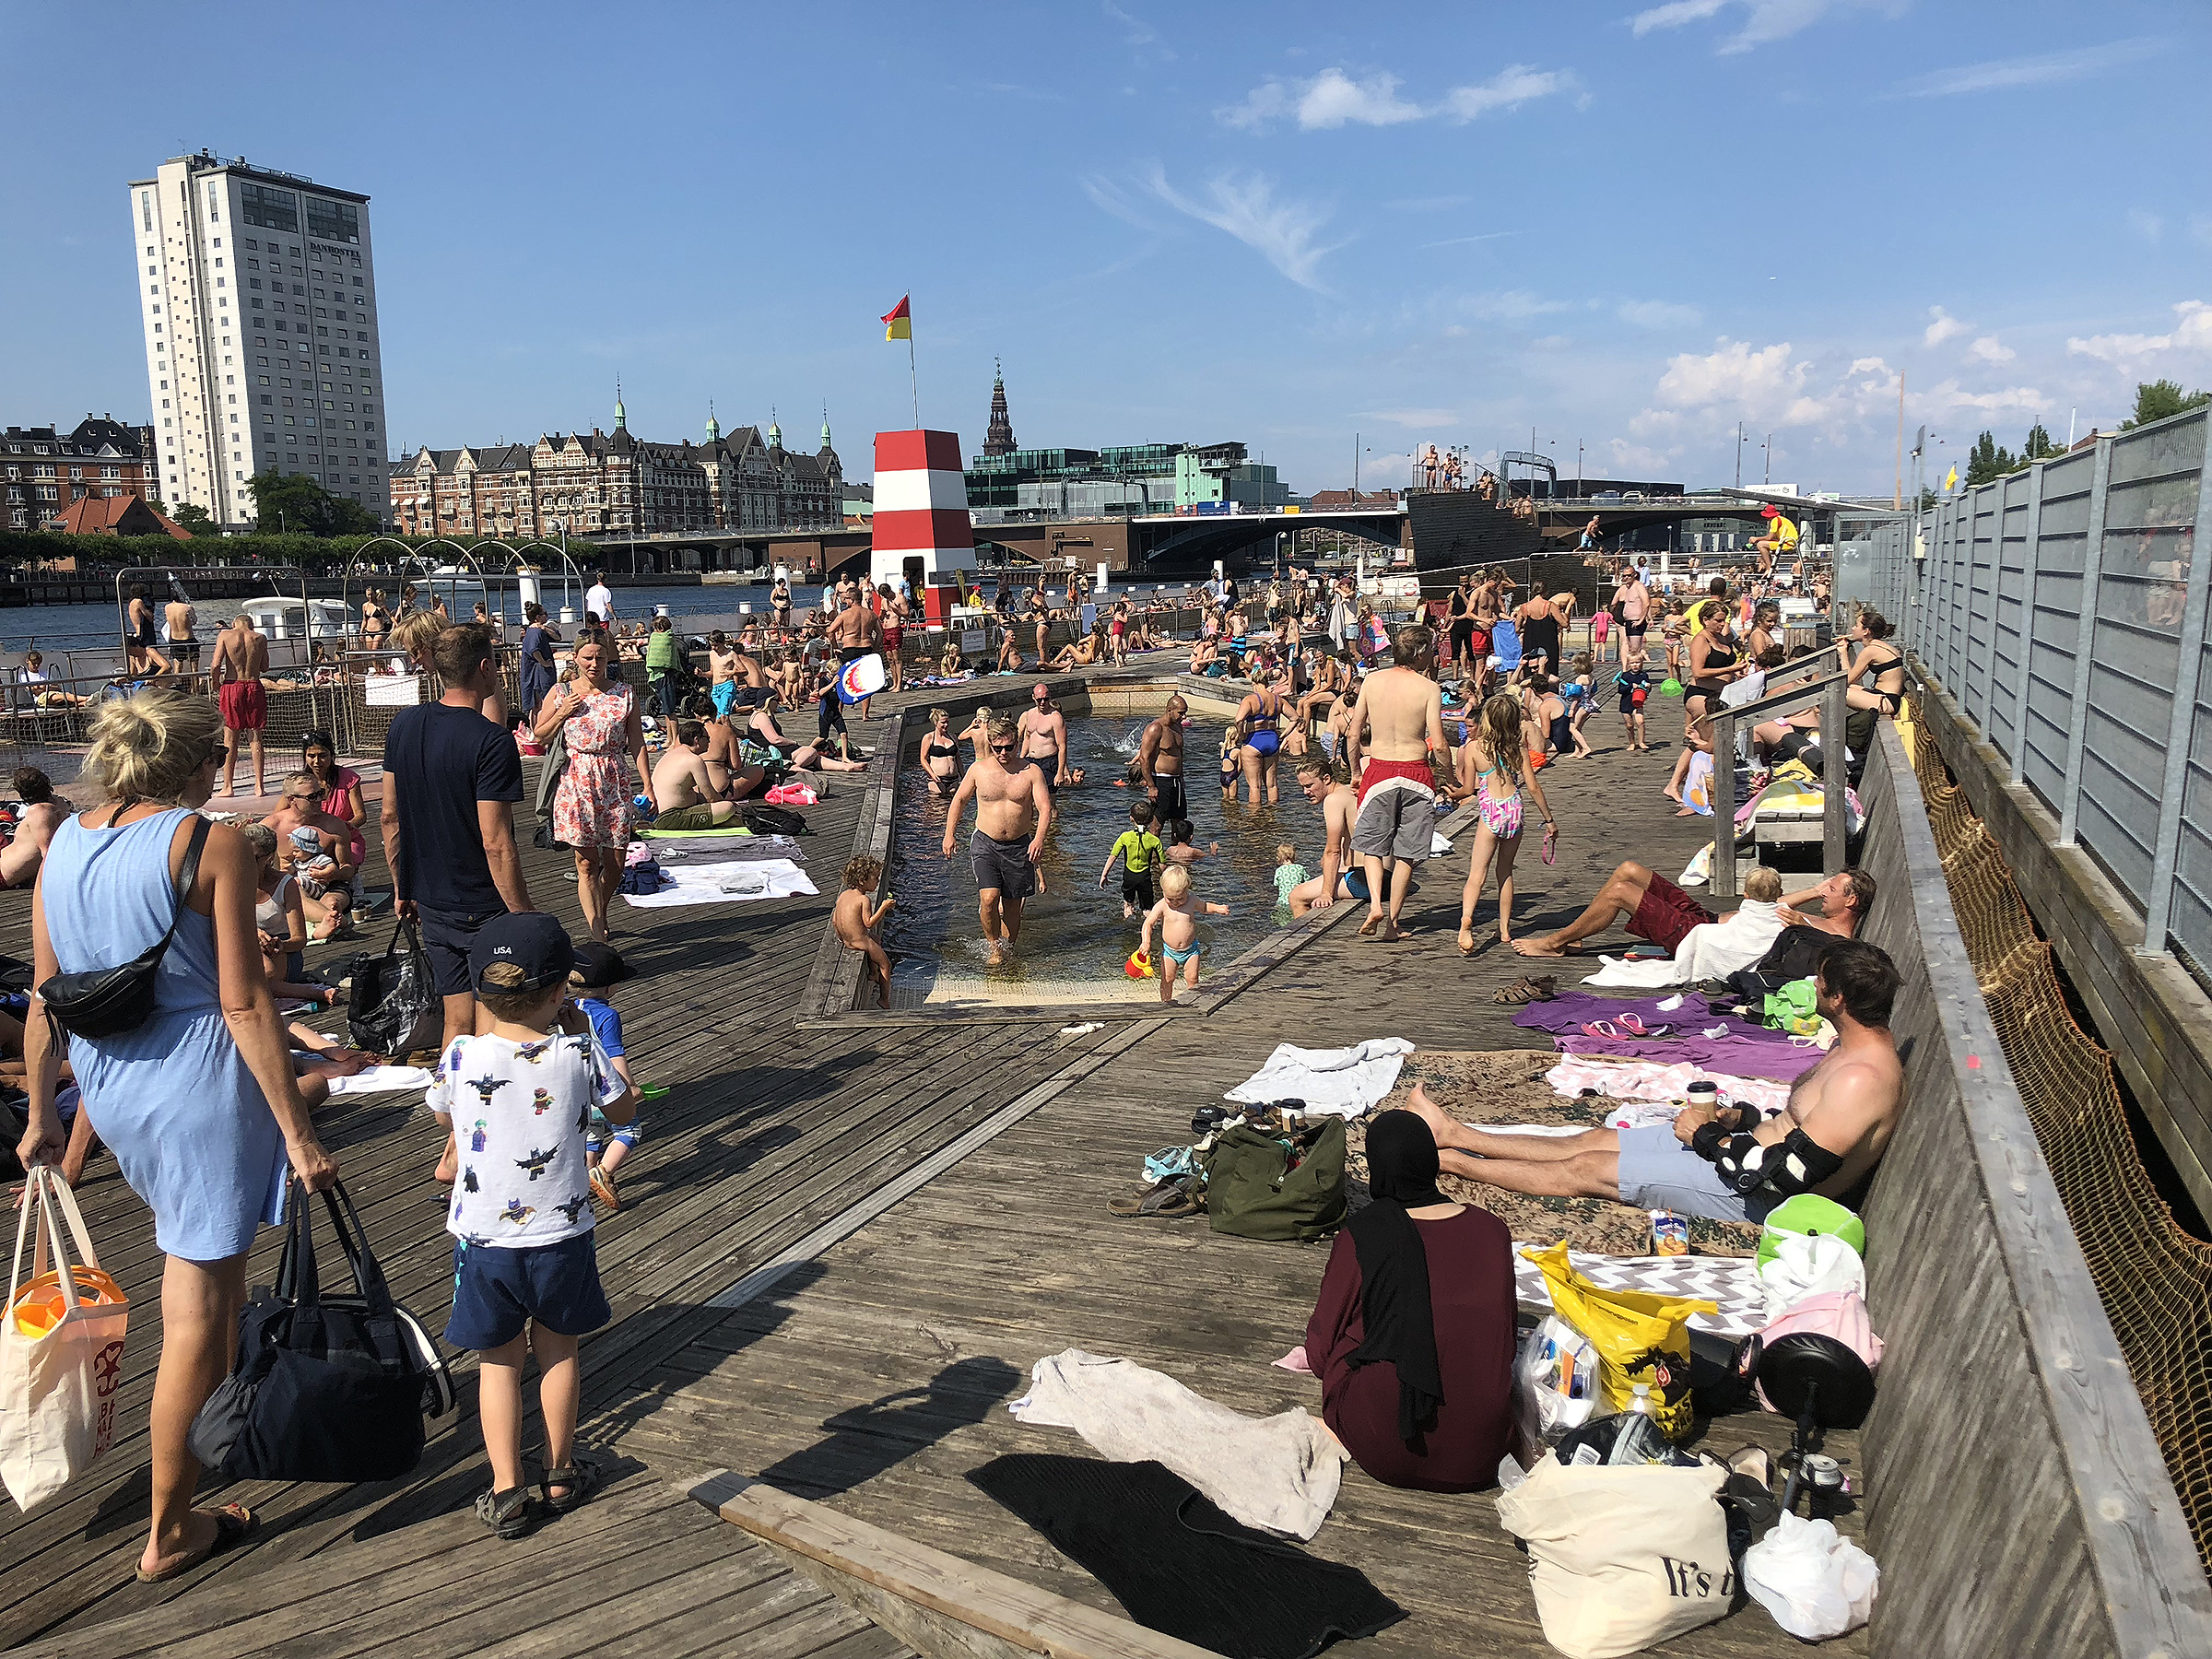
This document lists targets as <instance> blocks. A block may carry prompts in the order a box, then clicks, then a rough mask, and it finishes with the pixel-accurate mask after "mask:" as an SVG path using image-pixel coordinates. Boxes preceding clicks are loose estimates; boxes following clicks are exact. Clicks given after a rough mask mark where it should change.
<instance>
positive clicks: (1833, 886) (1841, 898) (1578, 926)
mask: <svg viewBox="0 0 2212 1659" xmlns="http://www.w3.org/2000/svg"><path fill="white" fill-rule="evenodd" d="M1815 899H1818V900H1820V911H1819V913H1818V915H1806V914H1805V913H1803V912H1801V911H1800V909H1799V907H1800V906H1803V905H1806V904H1810V903H1811V902H1812V901H1813V900H1815ZM1873 901H1874V881H1873V878H1872V877H1868V876H1866V875H1865V874H1864V873H1863V872H1861V871H1858V870H1855V869H1850V870H1842V871H1839V872H1838V873H1837V874H1835V875H1833V876H1830V877H1828V878H1827V879H1826V880H1824V881H1821V882H1819V883H1818V884H1817V885H1816V886H1813V887H1809V888H1806V889H1805V890H1804V891H1803V892H1798V893H1789V894H1785V895H1784V896H1783V901H1782V902H1783V921H1784V922H1785V923H1787V924H1791V925H1793V926H1805V927H1810V928H1813V929H1816V930H1818V931H1819V932H1822V933H1829V934H1833V935H1836V936H1837V937H1839V938H1845V939H1848V938H1853V937H1855V936H1856V935H1857V934H1858V929H1859V924H1860V923H1861V922H1863V921H1865V917H1866V908H1867V906H1868V905H1870V904H1871V903H1872V902H1873ZM1720 919H1721V918H1720V917H1718V916H1716V915H1715V914H1713V912H1711V911H1709V910H1707V909H1706V908H1705V907H1704V906H1703V905H1701V904H1700V903H1699V902H1698V901H1697V900H1695V899H1692V898H1691V897H1690V896H1689V895H1688V893H1686V892H1684V891H1683V890H1682V889H1681V888H1678V887H1677V886H1676V885H1675V884H1674V883H1673V882H1671V881H1669V880H1668V879H1667V878H1666V877H1664V876H1661V875H1659V874H1657V873H1656V872H1654V871H1652V870H1649V869H1646V868H1645V867H1644V866H1643V865H1640V864H1638V863H1636V861H1635V860H1633V859H1626V860H1623V861H1622V862H1621V863H1620V864H1618V865H1615V866H1614V867H1613V874H1612V875H1611V876H1609V877H1606V885H1605V886H1603V887H1601V888H1598V889H1597V897H1596V898H1594V899H1593V900H1591V901H1590V904H1589V908H1588V909H1586V910H1584V911H1583V913H1582V914H1581V915H1579V916H1577V917H1576V918H1575V919H1574V920H1573V921H1571V922H1570V923H1569V924H1567V925H1566V926H1564V927H1562V928H1560V929H1559V932H1557V933H1548V934H1541V935H1525V934H1524V935H1522V936H1521V937H1520V938H1518V939H1515V940H1514V941H1513V948H1514V949H1515V950H1517V951H1519V952H1520V953H1521V954H1522V955H1523V956H1534V957H1556V956H1565V955H1566V954H1567V953H1568V950H1569V949H1570V947H1572V946H1574V945H1576V944H1578V943H1580V942H1581V941H1582V940H1583V939H1586V938H1588V937H1590V936H1591V935H1593V934H1601V933H1603V932H1605V931H1606V928H1608V927H1610V926H1612V925H1613V924H1614V923H1615V922H1617V921H1625V922H1626V923H1627V924H1628V929H1629V931H1630V933H1632V934H1634V935H1636V936H1637V937H1638V938H1640V939H1649V940H1650V941H1651V942H1652V943H1653V944H1654V945H1656V946H1658V947H1660V948H1661V949H1663V950H1665V952H1667V954H1668V955H1670V956H1671V955H1673V954H1674V950H1675V947H1677V945H1679V944H1681V943H1682V939H1683V936H1684V935H1686V934H1688V932H1689V930H1690V929H1691V928H1693V927H1700V926H1702V925H1703V924H1706V923H1708V922H1718V921H1719V920H1720Z"/></svg>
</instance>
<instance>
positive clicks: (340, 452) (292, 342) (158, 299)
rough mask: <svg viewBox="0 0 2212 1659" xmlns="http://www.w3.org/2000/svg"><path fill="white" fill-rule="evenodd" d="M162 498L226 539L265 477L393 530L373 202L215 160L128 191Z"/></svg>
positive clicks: (185, 159)
mask: <svg viewBox="0 0 2212 1659" xmlns="http://www.w3.org/2000/svg"><path fill="white" fill-rule="evenodd" d="M131 229H132V234H133V242H134V244H135V245H134V248H133V252H134V253H135V254H136V256H137V264H138V265H140V266H141V267H142V274H141V275H140V277H139V282H140V284H141V285H142V287H141V293H140V300H139V304H140V309H141V313H142V315H143V317H144V320H145V324H146V377H147V386H148V388H149V389H150V390H151V392H152V394H153V410H154V428H153V430H154V445H155V454H156V455H157V456H158V457H159V460H158V461H157V462H155V463H154V465H156V466H157V467H158V474H157V476H158V477H159V486H158V491H157V493H159V496H160V497H161V500H163V501H164V502H166V503H168V504H169V505H170V506H171V508H172V509H173V508H176V507H179V506H182V505H183V504H184V503H185V502H188V501H189V502H194V503H196V504H198V505H199V506H202V507H205V508H206V510H207V512H208V515H209V516H210V517H212V518H213V519H214V520H215V521H216V523H217V524H222V525H237V526H243V525H245V524H249V523H251V522H253V519H254V516H255V514H254V508H253V491H252V490H251V489H250V488H248V483H249V480H251V479H252V478H253V475H254V474H256V473H263V472H285V473H305V474H306V475H308V476H309V477H312V478H314V479H316V480H318V481H319V482H321V483H322V484H323V485H324V488H327V489H329V490H330V491H331V493H332V494H334V495H337V496H342V497H349V498H351V499H352V500H357V501H359V502H360V503H361V504H362V505H363V506H364V507H366V508H368V509H369V511H370V512H371V513H373V514H375V516H376V518H377V519H378V521H379V522H380V523H382V522H388V521H389V519H390V517H391V506H390V495H391V488H390V483H389V473H388V470H387V467H386V465H385V460H384V442H385V435H386V428H385V425H384V398H383V373H382V362H383V354H382V347H381V343H380V340H379V336H378V334H377V326H376V267H375V264H374V261H373V259H372V256H371V246H370V240H369V198H368V197H367V196H365V195H358V194H355V193H353V192H352V191H349V190H333V189H330V188H328V187H327V186H324V185H318V184H315V183H313V182H311V181H310V180H307V179H304V178H300V177H299V176H298V175H296V174H293V173H284V172H276V171H271V170H270V169H267V168H263V167H249V166H248V165H247V164H246V163H245V161H244V160H243V159H239V160H236V161H226V160H223V159H220V158H219V157H217V156H214V155H212V154H210V153H208V152H207V151H206V150H203V151H201V152H200V153H199V154H197V155H194V156H179V157H177V158H175V159H172V160H169V161H164V162H163V163H161V166H160V168H159V171H157V172H156V173H155V175H154V176H153V177H152V178H150V179H141V180H137V181H135V182H133V183H132V185H131Z"/></svg>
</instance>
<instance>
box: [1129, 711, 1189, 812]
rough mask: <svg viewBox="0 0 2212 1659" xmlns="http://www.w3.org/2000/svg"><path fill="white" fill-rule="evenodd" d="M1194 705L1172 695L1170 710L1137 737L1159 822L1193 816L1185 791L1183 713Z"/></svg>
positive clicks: (1141, 766) (1138, 761) (1138, 764)
mask: <svg viewBox="0 0 2212 1659" xmlns="http://www.w3.org/2000/svg"><path fill="white" fill-rule="evenodd" d="M1190 707H1191V705H1190V704H1188V703H1186V702H1184V701H1183V700H1182V698H1180V697H1171V698H1169V699H1168V706H1167V710H1166V712H1164V713H1162V714H1161V715H1160V717H1159V719H1158V720H1156V721H1154V722H1153V723H1152V724H1150V725H1148V726H1147V727H1146V728H1145V735H1143V736H1142V737H1140V738H1138V739H1137V741H1136V768H1137V771H1140V772H1141V773H1143V774H1144V778H1145V787H1146V789H1147V791H1148V792H1149V793H1150V794H1151V796H1152V806H1153V807H1154V814H1153V816H1154V820H1155V821H1156V822H1158V823H1161V824H1171V823H1173V822H1174V821H1175V820H1176V819H1177V818H1189V817H1190V816H1191V808H1190V803H1189V801H1187V800H1186V799H1185V798H1184V796H1183V793H1182V717H1183V716H1184V715H1185V714H1187V713H1189V712H1190Z"/></svg>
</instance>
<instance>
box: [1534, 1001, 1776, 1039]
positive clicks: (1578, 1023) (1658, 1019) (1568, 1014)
mask: <svg viewBox="0 0 2212 1659" xmlns="http://www.w3.org/2000/svg"><path fill="white" fill-rule="evenodd" d="M1665 1000H1666V999H1665V997H1661V996H1593V995H1591V994H1589V993H1588V992H1586V991H1562V992H1560V993H1559V994H1558V995H1557V996H1552V997H1547V998H1546V999H1545V1000H1544V1001H1542V1002H1533V1003H1530V1004H1529V1005H1528V1006H1526V1007H1524V1008H1523V1009H1521V1010H1520V1011H1519V1012H1518V1013H1516V1014H1515V1015H1514V1016H1513V1023H1514V1024H1515V1025H1517V1026H1523V1027H1525V1028H1526V1029H1527V1030H1532V1031H1549V1032H1551V1033H1552V1034H1553V1035H1555V1036H1569V1035H1572V1036H1577V1037H1579V1036H1581V1035H1582V1031H1583V1027H1584V1026H1586V1025H1593V1024H1594V1023H1596V1022H1597V1021H1598V1020H1601V1019H1618V1018H1620V1017H1621V1016H1622V1015H1623V1014H1633V1015H1635V1016H1636V1017H1637V1018H1640V1019H1641V1020H1642V1021H1643V1022H1644V1024H1646V1025H1654V1026H1655V1025H1665V1026H1672V1027H1673V1028H1674V1029H1675V1030H1676V1031H1677V1032H1683V1031H1688V1032H1689V1033H1690V1034H1692V1035H1693V1036H1694V1035H1697V1034H1699V1033H1700V1032H1704V1031H1709V1030H1712V1028H1713V1027H1714V1026H1716V1025H1724V1026H1726V1027H1727V1028H1728V1032H1727V1034H1728V1035H1729V1036H1731V1037H1756V1036H1761V1035H1766V1034H1768V1033H1767V1028H1766V1027H1764V1026H1762V1025H1757V1024H1754V1023H1753V1022H1752V1021H1750V1020H1747V1019H1738V1018H1735V1016H1733V1015H1729V1014H1716V1013H1713V1012H1712V1010H1711V1008H1709V1007H1708V1006H1707V1005H1706V1002H1705V999H1704V998H1703V997H1701V996H1700V995H1698V994H1696V993H1694V992H1692V993H1689V994H1687V995H1685V996H1684V998H1683V1001H1682V1006H1680V1007H1678V1008H1677V1009H1676V1010H1675V1011H1674V1012H1673V1013H1671V1014H1663V1013H1661V1012H1660V1011H1659V1005H1660V1004H1661V1003H1662V1002H1665Z"/></svg>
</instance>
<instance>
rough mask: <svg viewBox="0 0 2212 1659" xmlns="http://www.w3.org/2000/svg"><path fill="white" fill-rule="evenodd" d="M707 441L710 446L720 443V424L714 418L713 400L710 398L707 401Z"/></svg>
mask: <svg viewBox="0 0 2212 1659" xmlns="http://www.w3.org/2000/svg"><path fill="white" fill-rule="evenodd" d="M707 441H708V442H709V443H710V444H714V443H719V442H721V441H722V422H721V421H719V420H717V419H715V418H714V400H713V399H712V398H711V397H710V398H708V399H707Z"/></svg>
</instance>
